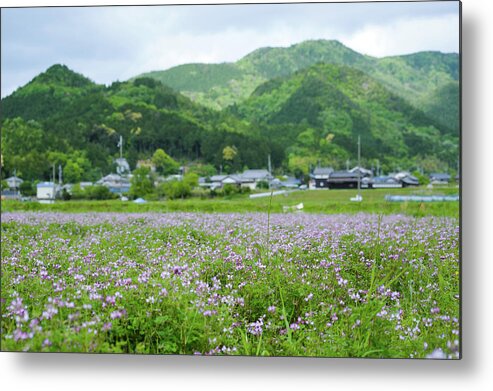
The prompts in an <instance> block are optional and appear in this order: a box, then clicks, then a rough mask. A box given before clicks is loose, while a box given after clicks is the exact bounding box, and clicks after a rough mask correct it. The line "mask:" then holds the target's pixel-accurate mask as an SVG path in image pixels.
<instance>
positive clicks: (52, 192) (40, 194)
mask: <svg viewBox="0 0 493 391" xmlns="http://www.w3.org/2000/svg"><path fill="white" fill-rule="evenodd" d="M59 191H60V185H57V184H56V183H54V182H40V183H38V184H37V185H36V198H37V200H38V201H39V202H40V203H45V204H48V203H53V202H55V198H56V197H57V195H58V193H59Z"/></svg>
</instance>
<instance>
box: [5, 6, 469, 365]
mask: <svg viewBox="0 0 493 391" xmlns="http://www.w3.org/2000/svg"><path fill="white" fill-rule="evenodd" d="M1 11H2V14H1V18H2V20H1V21H2V36H1V44H2V70H1V71H2V89H1V93H2V101H1V109H2V110H1V123H2V133H1V143H2V150H1V153H2V160H1V164H2V166H1V179H2V182H1V187H2V203H1V207H2V213H1V235H2V236H1V245H2V246H1V274H2V286H1V288H2V290H1V350H2V351H19V352H73V353H117V354H152V355H156V354H157V355H167V354H172V355H241V356H266V357H279V356H292V357H300V356H301V357H326V358H333V357H344V358H349V357H351V358H416V359H460V358H461V335H460V330H461V317H460V304H461V289H460V271H461V264H460V224H459V223H460V171H461V165H460V132H461V122H460V74H461V69H460V55H459V49H460V48H459V45H460V3H459V2H456V1H447V2H443V1H440V2H433V1H431V2H384V3H294V4H229V5H195V6H184V5H162V6H111V7H39V8H2V10H1Z"/></svg>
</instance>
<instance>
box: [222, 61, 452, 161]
mask: <svg viewBox="0 0 493 391" xmlns="http://www.w3.org/2000/svg"><path fill="white" fill-rule="evenodd" d="M447 91H448V92H449V95H453V94H454V90H453V89H451V90H450V91H449V90H447ZM455 92H456V91H455ZM228 111H229V112H231V113H233V114H235V115H237V116H239V117H240V118H243V119H245V120H247V121H250V122H256V123H258V125H259V126H260V127H262V128H263V129H264V131H265V133H266V134H270V137H271V138H275V139H277V140H278V141H279V142H281V143H282V144H283V145H285V146H286V148H287V149H286V151H287V154H288V155H290V154H291V156H294V157H296V159H298V160H299V159H300V158H301V157H304V158H305V160H311V161H312V164H315V163H317V162H318V161H320V160H321V161H325V164H331V165H337V164H339V165H340V162H341V161H344V160H345V159H351V158H354V156H355V154H356V142H355V140H356V139H357V137H358V135H361V139H362V144H363V145H364V151H365V159H366V161H367V164H372V162H371V160H372V159H373V160H377V159H378V160H379V161H380V162H384V164H387V165H388V166H389V167H388V168H389V169H391V168H392V164H394V163H395V162H396V158H398V159H400V160H401V162H402V164H404V163H405V162H406V161H407V165H413V166H416V165H418V162H419V161H420V160H422V159H424V158H426V157H431V156H440V157H441V158H442V159H443V160H445V161H447V162H448V163H449V164H451V165H453V163H454V161H455V160H456V159H457V153H458V151H457V146H458V138H457V137H456V136H455V129H451V128H450V127H447V126H444V125H442V124H441V123H440V122H439V121H437V120H435V119H434V118H433V117H432V116H429V115H427V113H425V112H423V111H422V110H419V109H416V108H415V107H414V106H413V105H411V104H410V103H409V102H408V101H407V100H405V99H404V98H402V97H400V96H398V95H396V94H395V93H393V92H392V91H390V90H389V89H388V87H387V86H386V85H384V83H382V82H380V81H378V80H376V79H374V78H372V77H370V76H368V75H367V74H366V73H364V72H362V71H359V70H357V69H354V68H351V67H347V66H337V65H331V64H317V65H314V66H311V67H309V68H307V69H304V70H301V71H298V72H295V73H294V74H292V75H289V76H284V77H280V78H275V79H272V80H270V81H268V82H266V83H264V84H262V85H260V86H259V87H257V89H256V90H255V91H254V92H253V94H252V95H251V96H250V97H249V98H248V99H246V100H245V101H243V102H242V103H238V104H236V105H234V106H232V107H230V108H229V109H228Z"/></svg>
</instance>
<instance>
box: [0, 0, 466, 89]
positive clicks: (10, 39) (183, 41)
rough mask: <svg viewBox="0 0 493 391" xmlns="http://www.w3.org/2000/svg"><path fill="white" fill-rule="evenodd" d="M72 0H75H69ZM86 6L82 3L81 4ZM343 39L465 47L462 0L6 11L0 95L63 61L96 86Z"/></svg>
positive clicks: (400, 47)
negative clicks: (195, 64) (184, 66)
mask: <svg viewBox="0 0 493 391" xmlns="http://www.w3.org/2000/svg"><path fill="white" fill-rule="evenodd" d="M72 4H73V3H72ZM79 4H80V3H79ZM307 39H337V40H339V41H341V42H342V43H343V44H345V45H346V46H348V47H350V48H352V49H354V50H356V51H358V52H361V53H364V54H368V55H372V56H376V57H382V56H388V55H398V54H406V53H413V52H417V51H422V50H439V51H442V52H458V51H459V5H458V2H457V1H437V2H407V3H406V2H400V3H399V2H395V3H348V4H341V3H332V4H331V3H325V4H256V5H251V4H249V5H199V6H146V7H143V6H140V7H139V6H133V7H131V6H124V7H115V6H113V7H45V8H2V14H1V51H2V52H1V55H2V56H1V76H2V79H1V82H2V85H1V95H2V97H4V96H7V95H9V94H10V93H12V92H13V91H14V90H15V89H16V88H18V87H19V86H22V85H24V84H26V83H27V82H29V81H30V80H31V79H32V78H33V77H35V76H36V75H37V74H39V73H40V72H43V71H44V70H46V69H47V68H48V67H49V66H51V65H53V64H56V63H61V64H65V65H67V66H68V67H69V68H71V69H73V70H75V71H76V72H79V73H82V74H84V75H85V76H87V77H89V78H90V79H92V80H93V81H95V82H97V83H104V84H110V83H111V82H113V81H115V80H126V79H128V78H130V77H132V76H135V75H137V74H139V73H142V72H146V71H151V70H162V69H167V68H170V67H172V66H175V65H179V64H184V63H191V62H208V63H214V62H225V61H236V60H238V59H239V58H241V57H243V56H244V55H246V54H248V53H249V52H251V51H253V50H255V49H257V48H259V47H263V46H289V45H292V44H295V43H298V42H301V41H304V40H307Z"/></svg>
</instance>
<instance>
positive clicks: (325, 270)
mask: <svg viewBox="0 0 493 391" xmlns="http://www.w3.org/2000/svg"><path fill="white" fill-rule="evenodd" d="M316 193H321V192H316ZM115 202H116V201H115ZM121 204H124V203H122V202H120V205H121ZM134 205H135V204H134ZM144 205H146V204H144ZM144 205H140V206H144ZM135 206H137V205H135ZM269 218H270V220H269V221H272V225H270V229H269V230H268V231H267V232H266V230H265V225H266V219H267V216H265V215H264V214H261V213H252V214H238V213H236V214H197V213H187V214H181V213H169V214H162V213H156V214H152V213H148V214H142V213H140V214H138V215H135V214H132V213H128V214H117V215H115V214H99V215H98V214H60V213H58V214H51V213H28V214H19V213H14V214H8V213H7V214H3V215H2V221H1V229H2V293H1V298H2V302H3V303H4V305H2V306H1V314H0V315H1V319H2V334H1V344H2V349H3V350H6V351H31V352H80V353H81V352H92V353H127V354H128V353H140V354H203V355H248V356H318V357H361V358H365V357H366V358H368V357H375V358H376V357H378V358H426V357H430V355H432V357H436V356H437V355H439V357H440V358H449V359H456V358H460V354H461V347H460V343H459V341H460V330H461V328H460V321H461V319H460V304H461V301H460V296H459V295H460V276H459V272H460V259H459V239H460V238H459V235H458V230H459V220H458V219H457V218H433V217H425V218H411V217H409V216H402V215H400V216H395V215H394V216H378V215H368V214H358V215H352V216H348V215H320V214H317V215H315V216H306V215H303V214H269ZM122 233H124V234H122ZM129 237H130V238H131V239H132V240H128V238H129ZM33 238H36V240H33ZM334 243H337V244H338V245H337V246H336V245H334ZM19 248H21V249H22V251H19ZM33 254H36V257H35V259H34V260H33Z"/></svg>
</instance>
